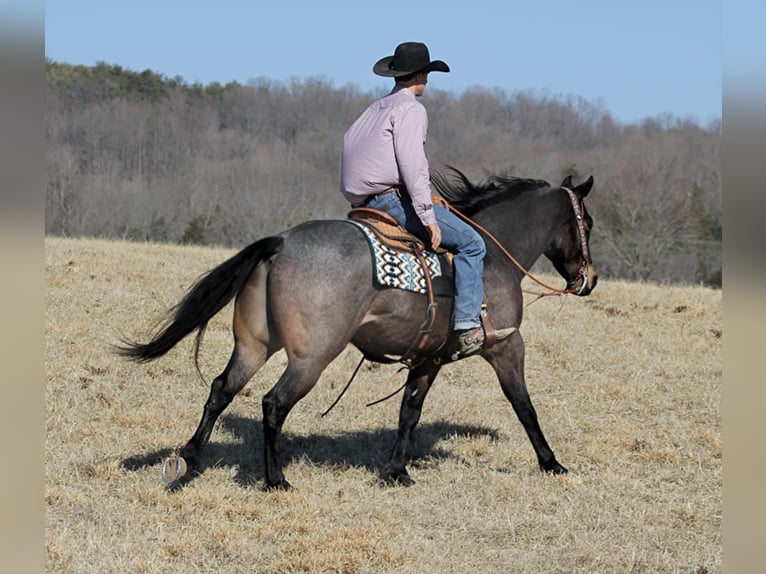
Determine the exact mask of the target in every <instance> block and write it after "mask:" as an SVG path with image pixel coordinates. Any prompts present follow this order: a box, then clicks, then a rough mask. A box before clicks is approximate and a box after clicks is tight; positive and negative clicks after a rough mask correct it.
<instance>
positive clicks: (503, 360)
mask: <svg viewBox="0 0 766 574" xmlns="http://www.w3.org/2000/svg"><path fill="white" fill-rule="evenodd" d="M485 359H486V360H487V361H488V362H489V363H490V364H491V365H492V367H493V368H494V369H495V372H496V373H497V377H498V379H499V380H500V386H501V387H502V389H503V393H504V394H505V396H506V398H507V399H508V400H509V401H510V402H511V406H513V410H514V411H515V412H516V416H517V417H518V418H519V421H521V424H522V425H524V430H525V431H526V433H527V436H528V437H529V440H530V441H531V442H532V447H533V448H534V449H535V454H537V461H538V463H539V464H540V468H541V469H542V470H543V471H544V472H550V473H553V474H564V473H566V472H569V471H568V470H567V469H566V468H565V467H564V466H562V465H561V464H559V462H558V461H557V460H556V456H555V455H554V454H553V451H552V450H551V448H550V446H548V441H546V440H545V435H543V431H542V429H541V428H540V423H539V422H538V420H537V413H536V412H535V407H534V406H532V400H531V399H530V398H529V392H528V391H527V385H526V383H525V381H524V339H523V338H522V336H521V334H520V333H519V332H518V331H517V332H516V333H514V334H513V336H512V337H511V338H510V339H509V340H508V341H507V342H505V344H503V345H498V346H497V347H495V348H493V349H492V350H491V351H490V352H488V353H486V354H485Z"/></svg>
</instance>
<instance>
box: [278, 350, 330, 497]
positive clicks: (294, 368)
mask: <svg viewBox="0 0 766 574" xmlns="http://www.w3.org/2000/svg"><path fill="white" fill-rule="evenodd" d="M325 366H327V362H324V361H322V362H321V363H320V362H319V361H316V360H311V361H299V360H297V359H291V360H290V361H289V362H288V365H287V369H285V372H284V373H282V376H281V377H279V381H277V384H276V385H274V387H273V388H272V389H271V390H270V391H269V392H268V393H266V395H264V397H263V449H264V453H263V454H264V456H263V461H264V469H265V475H266V476H265V478H266V488H268V489H282V490H289V489H291V488H292V485H291V484H290V483H289V482H287V479H285V475H284V473H283V471H282V469H283V466H284V462H283V460H282V446H281V436H282V425H283V424H284V422H285V419H286V418H287V415H288V414H289V413H290V410H291V409H292V408H293V407H294V406H295V404H296V403H297V402H298V401H299V400H301V399H302V398H303V397H305V396H306V394H308V392H309V391H310V390H311V389H312V388H313V387H314V385H315V384H316V382H317V380H319V375H320V374H321V373H322V371H323V370H324V367H325Z"/></svg>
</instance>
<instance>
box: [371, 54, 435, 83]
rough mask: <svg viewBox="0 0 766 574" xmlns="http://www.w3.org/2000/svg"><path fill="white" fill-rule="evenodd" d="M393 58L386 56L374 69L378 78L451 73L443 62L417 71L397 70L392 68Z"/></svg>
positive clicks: (428, 65) (433, 63) (433, 62)
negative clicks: (424, 73) (420, 73)
mask: <svg viewBox="0 0 766 574" xmlns="http://www.w3.org/2000/svg"><path fill="white" fill-rule="evenodd" d="M393 60H394V57H393V56H386V57H385V58H381V59H380V60H378V61H377V62H375V65H374V66H373V67H372V71H373V72H374V73H375V74H377V75H378V76H383V77H386V78H398V77H399V76H407V75H409V74H417V73H418V72H449V66H448V65H447V64H446V63H445V62H443V61H442V60H433V61H432V62H429V63H428V64H426V65H425V66H423V67H421V68H418V69H416V70H395V69H393V68H392V67H391V62H393Z"/></svg>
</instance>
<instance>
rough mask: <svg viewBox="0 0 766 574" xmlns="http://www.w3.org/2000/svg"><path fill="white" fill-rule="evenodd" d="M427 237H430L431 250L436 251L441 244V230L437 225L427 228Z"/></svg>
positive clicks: (433, 224)
mask: <svg viewBox="0 0 766 574" xmlns="http://www.w3.org/2000/svg"><path fill="white" fill-rule="evenodd" d="M428 235H430V236H431V249H438V248H439V245H440V244H441V242H442V230H441V229H440V228H439V224H438V223H432V224H430V225H429V226H428Z"/></svg>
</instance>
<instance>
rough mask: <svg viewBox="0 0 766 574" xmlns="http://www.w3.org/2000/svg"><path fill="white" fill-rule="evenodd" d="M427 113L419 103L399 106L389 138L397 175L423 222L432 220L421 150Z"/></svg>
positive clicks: (426, 173)
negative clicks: (399, 111)
mask: <svg viewBox="0 0 766 574" xmlns="http://www.w3.org/2000/svg"><path fill="white" fill-rule="evenodd" d="M427 132H428V114H427V112H426V109H425V107H424V106H423V105H422V104H421V103H420V102H413V104H412V105H409V106H405V107H403V108H402V110H401V113H400V114H397V115H395V116H394V117H393V136H394V137H393V139H394V153H395V155H396V163H397V165H398V166H399V175H400V176H401V179H402V183H404V186H405V187H406V189H407V193H409V195H410V199H411V200H412V207H413V208H415V213H417V215H418V217H419V218H420V221H421V222H422V223H423V225H426V226H427V225H431V224H432V223H435V222H436V216H435V215H434V211H433V202H432V201H431V180H430V172H429V168H428V158H427V157H426V152H425V142H426V134H427Z"/></svg>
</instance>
